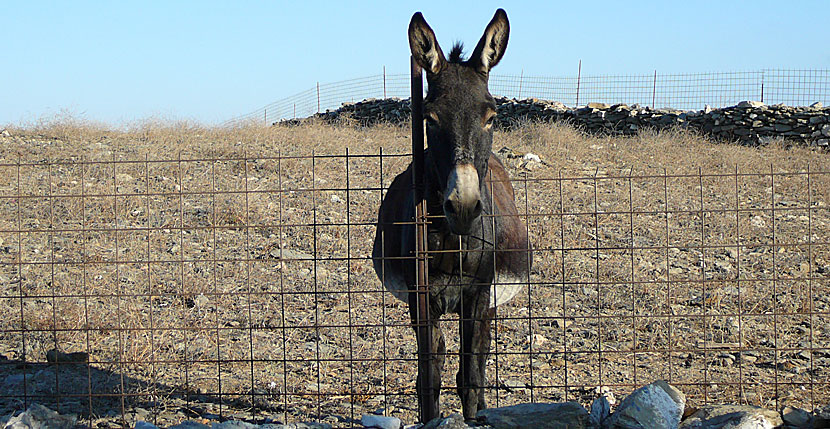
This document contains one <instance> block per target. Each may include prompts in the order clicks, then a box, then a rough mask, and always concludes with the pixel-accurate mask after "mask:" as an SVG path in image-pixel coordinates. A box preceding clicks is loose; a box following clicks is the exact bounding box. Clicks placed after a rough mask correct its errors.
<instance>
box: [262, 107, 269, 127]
mask: <svg viewBox="0 0 830 429" xmlns="http://www.w3.org/2000/svg"><path fill="white" fill-rule="evenodd" d="M262 111H263V115H264V116H265V125H268V109H262Z"/></svg>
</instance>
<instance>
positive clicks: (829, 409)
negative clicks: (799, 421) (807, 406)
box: [813, 404, 830, 428]
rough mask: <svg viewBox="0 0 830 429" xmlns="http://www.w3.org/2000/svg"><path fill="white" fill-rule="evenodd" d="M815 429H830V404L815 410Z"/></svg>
mask: <svg viewBox="0 0 830 429" xmlns="http://www.w3.org/2000/svg"><path fill="white" fill-rule="evenodd" d="M813 427H814V428H830V404H828V405H825V406H823V407H819V408H816V409H815V410H813Z"/></svg>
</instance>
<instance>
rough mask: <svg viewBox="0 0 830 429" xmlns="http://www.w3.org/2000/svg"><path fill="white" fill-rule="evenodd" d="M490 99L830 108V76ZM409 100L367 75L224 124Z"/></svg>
mask: <svg viewBox="0 0 830 429" xmlns="http://www.w3.org/2000/svg"><path fill="white" fill-rule="evenodd" d="M490 92H491V93H492V94H493V95H496V96H503V97H508V98H518V99H523V98H539V99H545V100H553V101H559V102H562V103H564V104H566V105H569V106H577V105H584V104H586V103H589V102H601V103H609V104H615V103H625V104H629V105H631V104H640V105H643V106H652V107H658V108H659V107H665V108H673V109H678V110H701V109H703V108H704V107H705V106H706V105H709V106H710V107H713V108H718V107H726V106H733V105H735V104H738V103H739V102H741V101H745V100H754V101H762V102H764V103H766V104H778V103H783V104H786V105H791V106H806V105H810V104H813V103H815V102H820V103H822V104H824V105H830V70H821V69H819V70H759V71H746V72H713V73H675V74H661V73H658V72H656V71H655V72H654V73H653V74H642V75H597V76H582V75H581V73H580V74H579V75H577V76H572V77H549V76H525V75H524V74H520V75H518V76H517V75H500V74H493V75H491V76H490ZM408 96H409V75H406V74H390V75H387V74H386V73H385V72H384V73H383V74H381V75H375V76H368V77H365V78H358V79H351V80H345V81H341V82H335V83H327V84H318V85H317V86H315V87H314V88H311V89H309V90H306V91H303V92H301V93H298V94H295V95H293V96H291V97H288V98H285V99H283V100H279V101H276V102H274V103H271V104H269V105H267V106H264V107H263V108H261V109H257V110H255V111H253V112H250V113H248V114H245V115H241V116H238V117H236V118H233V119H230V120H228V121H226V122H225V125H232V124H236V123H242V122H246V121H264V122H265V123H269V121H270V122H276V121H279V120H282V119H293V118H304V117H308V116H311V115H313V114H315V113H320V112H325V111H326V110H333V109H337V108H338V107H340V106H341V104H342V103H347V102H357V101H362V100H364V99H367V98H387V97H399V98H406V97H408Z"/></svg>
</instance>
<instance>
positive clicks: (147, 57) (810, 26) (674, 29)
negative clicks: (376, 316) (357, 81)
mask: <svg viewBox="0 0 830 429" xmlns="http://www.w3.org/2000/svg"><path fill="white" fill-rule="evenodd" d="M497 7H504V8H505V9H506V10H507V14H508V17H509V19H510V24H511V34H510V43H509V45H508V49H507V54H506V56H505V58H504V60H503V61H502V63H501V64H500V65H499V66H498V67H497V69H496V70H495V71H494V73H502V74H513V73H515V74H518V73H519V72H520V71H522V70H524V73H525V75H547V76H572V75H574V74H575V73H576V68H577V62H578V61H579V60H580V59H581V60H582V70H583V73H584V74H587V75H590V74H631V73H637V74H639V73H643V74H647V73H650V72H652V71H653V70H655V69H656V70H658V71H660V72H662V73H671V72H700V71H736V70H756V69H760V68H787V69H798V68H830V43H828V41H830V37H829V36H828V31H830V24H828V22H830V21H828V19H830V18H829V17H830V1H827V0H816V1H780V0H778V1H660V2H630V1H620V0H615V1H601V0H592V1H539V2H518V1H516V2H511V3H506V2H493V1H489V0H478V1H469V2H468V1H446V0H444V1H423V2H417V4H416V2H395V1H389V0H387V1H383V2H360V3H357V2H347V1H331V2H329V1H322V0H317V1H291V2H273V1H268V2H265V1H262V2H226V1H223V2H218V1H217V2H214V1H200V2H196V1H193V2H187V1H142V2H122V1H115V2H110V1H100V2H89V1H72V2H58V1H49V2H45V1H36V0H32V1H8V2H4V3H3V5H2V7H0V16H2V17H3V22H2V25H0V57H2V61H0V124H8V123H21V122H27V121H33V120H37V119H38V118H43V117H49V116H52V115H55V114H56V113H59V112H61V111H62V110H68V111H69V112H71V113H73V114H75V115H76V116H79V117H83V118H86V119H90V120H94V121H103V122H110V123H112V124H114V125H119V124H123V123H125V122H130V121H135V120H140V119H143V118H147V117H152V116H160V117H163V118H169V119H191V120H196V121H200V122H204V123H208V124H210V123H216V122H220V121H222V120H224V119H228V118H229V117H233V116H236V115H238V114H242V113H247V112H249V111H251V110H254V109H257V108H259V107H261V106H263V105H265V104H268V103H270V102H272V101H276V100H278V99H280V98H283V97H286V96H288V95H291V94H294V93H296V92H298V91H301V90H304V89H307V88H310V87H312V86H314V84H315V82H317V81H320V82H333V81H338V80H343V79H348V78H354V77H361V76H366V75H371V74H379V73H380V72H381V70H382V67H383V66H386V69H387V72H389V73H405V72H406V71H407V67H408V57H409V47H408V43H407V38H406V28H407V25H408V23H409V19H410V17H411V16H412V13H413V12H415V11H417V10H420V11H422V12H423V13H424V15H425V17H426V19H427V21H428V22H429V23H430V25H431V26H432V27H433V29H435V31H436V34H437V35H438V40H439V42H440V43H441V45H442V46H443V47H444V51H445V52H448V51H449V46H450V45H451V44H452V42H453V41H455V40H461V41H464V42H466V44H467V46H468V48H472V47H473V46H474V45H475V43H476V41H477V40H478V38H479V37H480V35H481V33H482V31H483V29H484V26H485V25H486V24H487V22H488V21H489V19H490V18H491V17H492V15H493V13H494V11H495V9H496V8H497Z"/></svg>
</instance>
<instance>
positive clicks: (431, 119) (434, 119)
mask: <svg viewBox="0 0 830 429" xmlns="http://www.w3.org/2000/svg"><path fill="white" fill-rule="evenodd" d="M424 119H426V121H427V125H429V126H430V127H432V126H435V125H438V116H436V115H435V113H432V112H429V113H427V114H426V115H424Z"/></svg>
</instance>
